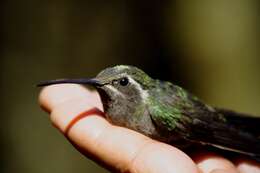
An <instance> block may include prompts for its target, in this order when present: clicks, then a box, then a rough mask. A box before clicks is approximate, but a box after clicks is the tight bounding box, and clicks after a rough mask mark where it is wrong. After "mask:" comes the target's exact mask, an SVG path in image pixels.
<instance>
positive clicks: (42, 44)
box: [0, 0, 260, 173]
mask: <svg viewBox="0 0 260 173" xmlns="http://www.w3.org/2000/svg"><path fill="white" fill-rule="evenodd" d="M257 6H258V1H257V0H247V1H245V0H229V1H224V0H220V1H206V0H198V1H192V0H186V1H173V0H172V1H170V0H168V1H162V2H159V1H156V0H152V1H147V2H142V1H135V0H132V1H118V0H113V1H90V0H85V1H79V0H78V1H69V0H60V1H58V0H53V1H33V0H24V1H18V0H10V1H6V2H4V3H3V5H2V8H3V10H2V13H1V18H2V19H3V26H2V28H1V31H3V37H2V38H3V39H2V44H1V47H2V49H1V50H2V52H1V53H2V56H1V81H2V82H1V83H2V85H1V91H2V93H1V96H2V100H1V105H2V115H1V121H2V125H1V133H0V135H1V144H2V147H1V148H2V162H1V163H2V164H3V165H1V168H0V172H18V171H19V172H21V173H23V172H26V173H34V172H38V173H47V172H56V173H59V172H60V173H61V172H62V173H70V172H86V171H91V172H107V171H105V170H104V169H103V168H100V167H99V166H98V165H96V164H95V163H93V162H92V161H90V160H88V159H87V158H85V157H84V156H82V155H81V154H80V153H79V152H77V151H76V150H75V149H74V148H73V147H72V146H71V145H70V144H69V143H68V142H67V141H66V140H65V139H64V137H63V136H62V135H61V134H59V132H57V130H55V129H54V128H52V126H51V125H50V123H49V120H48V116H47V115H46V114H45V113H44V112H43V111H41V110H40V108H39V106H38V103H37V96H38V93H39V89H38V88H36V87H35V84H37V82H39V81H41V80H46V79H54V78H61V77H89V76H94V75H95V74H96V73H98V72H99V71H100V70H101V69H103V68H105V67H107V66H112V65H115V64H132V65H136V66H138V67H141V68H142V69H144V70H145V71H147V72H148V73H149V74H151V75H152V76H154V77H157V78H160V79H164V80H171V81H174V82H175V83H176V84H179V85H181V86H184V87H185V88H187V89H189V90H190V91H191V92H193V93H195V94H196V95H198V96H199V97H201V98H202V99H204V100H205V101H206V102H208V103H210V104H212V105H216V106H221V107H227V108H231V109H235V110H238V111H242V112H249V113H252V114H256V115H257V114H258V115H260V109H259V103H260V89H259V88H260V78H259V73H260V68H259V65H260V59H259V55H260V53H259V38H258V34H259V16H258V13H259V10H258V9H257Z"/></svg>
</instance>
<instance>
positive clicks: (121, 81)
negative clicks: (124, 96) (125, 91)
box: [119, 77, 129, 86]
mask: <svg viewBox="0 0 260 173" xmlns="http://www.w3.org/2000/svg"><path fill="white" fill-rule="evenodd" d="M119 83H120V85H122V86H126V85H127V84H128V83H129V81H128V79H127V78H126V77H125V78H122V79H120V81H119Z"/></svg>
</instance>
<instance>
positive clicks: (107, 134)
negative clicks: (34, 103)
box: [39, 84, 260, 173]
mask: <svg viewBox="0 0 260 173" xmlns="http://www.w3.org/2000/svg"><path fill="white" fill-rule="evenodd" d="M39 103H40V106H41V107H42V108H43V109H44V110H45V111H47V112H48V113H50V119H51V122H52V124H53V125H54V126H55V127H56V128H58V129H59V130H60V132H61V133H63V134H64V135H65V136H66V137H67V139H68V140H69V141H70V142H71V143H72V144H73V146H74V147H75V148H76V149H78V150H79V151H80V152H81V153H82V154H83V155H85V156H87V157H89V158H90V159H92V160H94V161H96V162H97V163H99V164H100V165H102V166H104V167H105V168H107V169H108V170H110V171H113V172H126V173H158V172H164V173H168V172H169V173H173V172H174V173H260V164H259V163H256V162H255V161H252V160H246V159H243V158H237V160H232V161H230V160H228V159H226V158H224V157H222V156H220V155H218V154H216V153H210V152H207V151H198V152H196V154H193V155H192V156H188V155H187V154H185V153H184V152H182V151H181V150H179V149H177V148H175V147H173V146H171V145H168V144H165V143H161V142H158V141H155V140H153V139H151V138H148V137H146V136H144V135H142V134H140V133H138V132H135V131H132V130H129V129H126V128H123V127H118V126H114V125H112V124H111V123H109V122H108V121H107V120H106V119H105V118H104V117H103V116H100V115H96V114H95V113H94V114H91V115H88V116H85V117H83V118H81V119H79V120H78V121H77V122H75V123H74V124H73V125H72V126H71V127H70V129H69V131H68V129H67V127H68V126H69V125H70V124H71V122H72V121H73V120H75V118H76V117H77V116H78V115H80V114H81V113H82V112H86V111H88V110H91V109H92V108H98V109H100V110H101V111H102V110H103V107H102V103H101V100H100V97H99V95H98V93H97V92H96V91H93V90H89V89H87V88H85V87H83V86H81V85H76V84H60V85H52V86H48V87H45V88H43V89H42V91H41V92H40V95H39Z"/></svg>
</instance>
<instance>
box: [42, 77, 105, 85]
mask: <svg viewBox="0 0 260 173" xmlns="http://www.w3.org/2000/svg"><path fill="white" fill-rule="evenodd" d="M64 83H75V84H88V85H92V86H102V85H103V84H102V83H101V82H100V81H98V80H97V79H86V78H82V79H55V80H48V81H43V82H40V83H39V84H38V85H37V86H38V87H43V86H47V85H55V84H64Z"/></svg>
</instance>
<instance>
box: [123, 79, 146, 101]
mask: <svg viewBox="0 0 260 173" xmlns="http://www.w3.org/2000/svg"><path fill="white" fill-rule="evenodd" d="M127 78H128V80H129V82H130V83H131V84H132V85H134V86H136V89H137V90H138V92H139V93H140V96H141V98H142V100H143V101H145V100H146V99H147V98H148V92H147V90H144V89H143V88H142V86H141V85H140V84H139V83H138V82H136V81H135V80H134V79H133V78H131V77H130V76H128V75H127Z"/></svg>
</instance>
